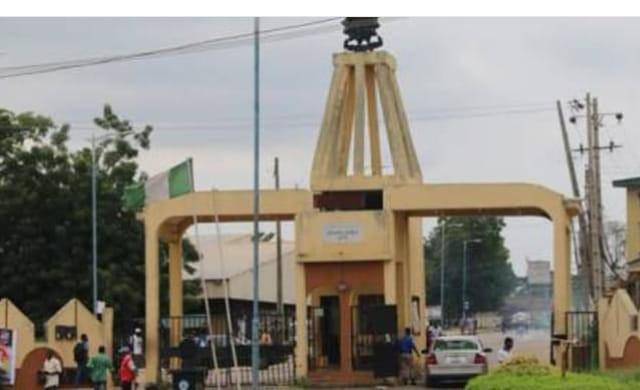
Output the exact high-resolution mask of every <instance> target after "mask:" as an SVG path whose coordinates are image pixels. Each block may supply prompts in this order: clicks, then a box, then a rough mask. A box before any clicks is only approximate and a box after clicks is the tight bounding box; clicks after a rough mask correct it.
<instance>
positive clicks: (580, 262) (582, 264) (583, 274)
mask: <svg viewBox="0 0 640 390" xmlns="http://www.w3.org/2000/svg"><path fill="white" fill-rule="evenodd" d="M556 107H557V109H558V119H559V121H560V130H561V132H562V142H563V144H564V152H565V157H566V159H567V168H568V169H569V177H570V179H571V189H572V191H573V197H574V198H576V199H580V187H579V185H578V177H577V175H576V168H575V166H574V164H573V157H572V156H571V145H570V144H569V135H568V134H567V126H566V123H565V120H564V113H563V112H562V104H561V103H560V101H559V100H558V101H556ZM572 226H573V222H572ZM578 227H579V229H580V233H579V238H578V240H577V241H578V244H577V256H576V257H577V258H576V268H577V270H578V276H579V278H580V280H581V281H582V283H583V286H586V288H587V290H589V289H590V283H589V280H590V279H591V276H590V275H591V256H590V252H589V251H588V250H587V220H586V218H585V215H584V213H583V212H581V213H580V214H579V215H578ZM572 230H573V229H572ZM574 240H575V235H574ZM574 245H575V244H574Z"/></svg>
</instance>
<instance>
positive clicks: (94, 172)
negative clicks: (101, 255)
mask: <svg viewBox="0 0 640 390" xmlns="http://www.w3.org/2000/svg"><path fill="white" fill-rule="evenodd" d="M131 133H132V131H125V132H123V133H118V134H105V135H103V136H102V137H96V136H95V134H92V135H91V236H92V237H91V238H92V256H91V260H92V261H91V274H92V281H93V313H94V314H96V315H97V314H98V222H97V220H98V201H97V188H96V187H97V176H98V169H97V165H98V164H97V162H96V141H104V140H107V139H110V138H116V137H123V136H125V135H128V134H131Z"/></svg>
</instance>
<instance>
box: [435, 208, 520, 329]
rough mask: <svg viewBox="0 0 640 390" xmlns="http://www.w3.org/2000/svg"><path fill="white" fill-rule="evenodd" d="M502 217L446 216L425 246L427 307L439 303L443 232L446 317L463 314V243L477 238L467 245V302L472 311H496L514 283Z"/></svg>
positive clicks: (514, 278)
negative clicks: (475, 241)
mask: <svg viewBox="0 0 640 390" xmlns="http://www.w3.org/2000/svg"><path fill="white" fill-rule="evenodd" d="M504 226H505V223H504V220H503V219H502V218H497V217H492V216H480V217H445V218H439V219H438V226H437V227H436V228H435V229H434V230H433V231H432V232H431V234H430V235H429V238H428V240H427V241H426V243H425V245H424V250H425V261H426V267H425V269H426V272H427V275H426V278H427V304H429V305H438V304H440V269H441V265H442V259H441V254H442V229H445V233H446V234H445V236H446V242H445V245H444V248H445V268H444V269H445V284H444V285H445V304H444V306H445V316H446V318H448V319H453V318H459V317H460V314H461V312H462V282H463V276H462V274H463V241H464V240H468V239H480V240H481V241H480V242H478V243H468V246H467V260H468V261H467V299H468V300H469V310H470V312H471V313H473V312H482V311H493V310H498V309H499V308H500V307H501V306H502V304H503V302H504V300H505V298H506V297H507V296H508V295H509V294H510V293H511V291H512V290H513V288H514V287H515V284H516V276H515V274H514V273H513V269H512V268H511V264H510V263H509V250H508V249H507V248H506V247H505V246H504V237H503V236H502V229H503V228H504Z"/></svg>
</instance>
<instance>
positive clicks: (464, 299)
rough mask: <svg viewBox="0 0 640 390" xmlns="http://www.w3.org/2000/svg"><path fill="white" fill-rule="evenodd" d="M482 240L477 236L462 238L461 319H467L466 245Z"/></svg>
mask: <svg viewBox="0 0 640 390" xmlns="http://www.w3.org/2000/svg"><path fill="white" fill-rule="evenodd" d="M479 242H482V240H481V239H479V238H474V239H469V240H464V241H463V243H462V319H463V320H466V319H467V310H469V302H468V301H467V245H468V243H479Z"/></svg>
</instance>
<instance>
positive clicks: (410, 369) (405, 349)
mask: <svg viewBox="0 0 640 390" xmlns="http://www.w3.org/2000/svg"><path fill="white" fill-rule="evenodd" d="M414 352H415V354H416V355H417V356H420V352H418V349H417V348H416V343H415V342H414V341H413V337H412V336H411V329H410V328H405V329H404V337H403V338H402V339H401V340H400V380H401V381H402V383H403V384H404V385H408V384H409V382H411V384H412V385H415V384H416V373H415V369H414V365H413V353H414Z"/></svg>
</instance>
